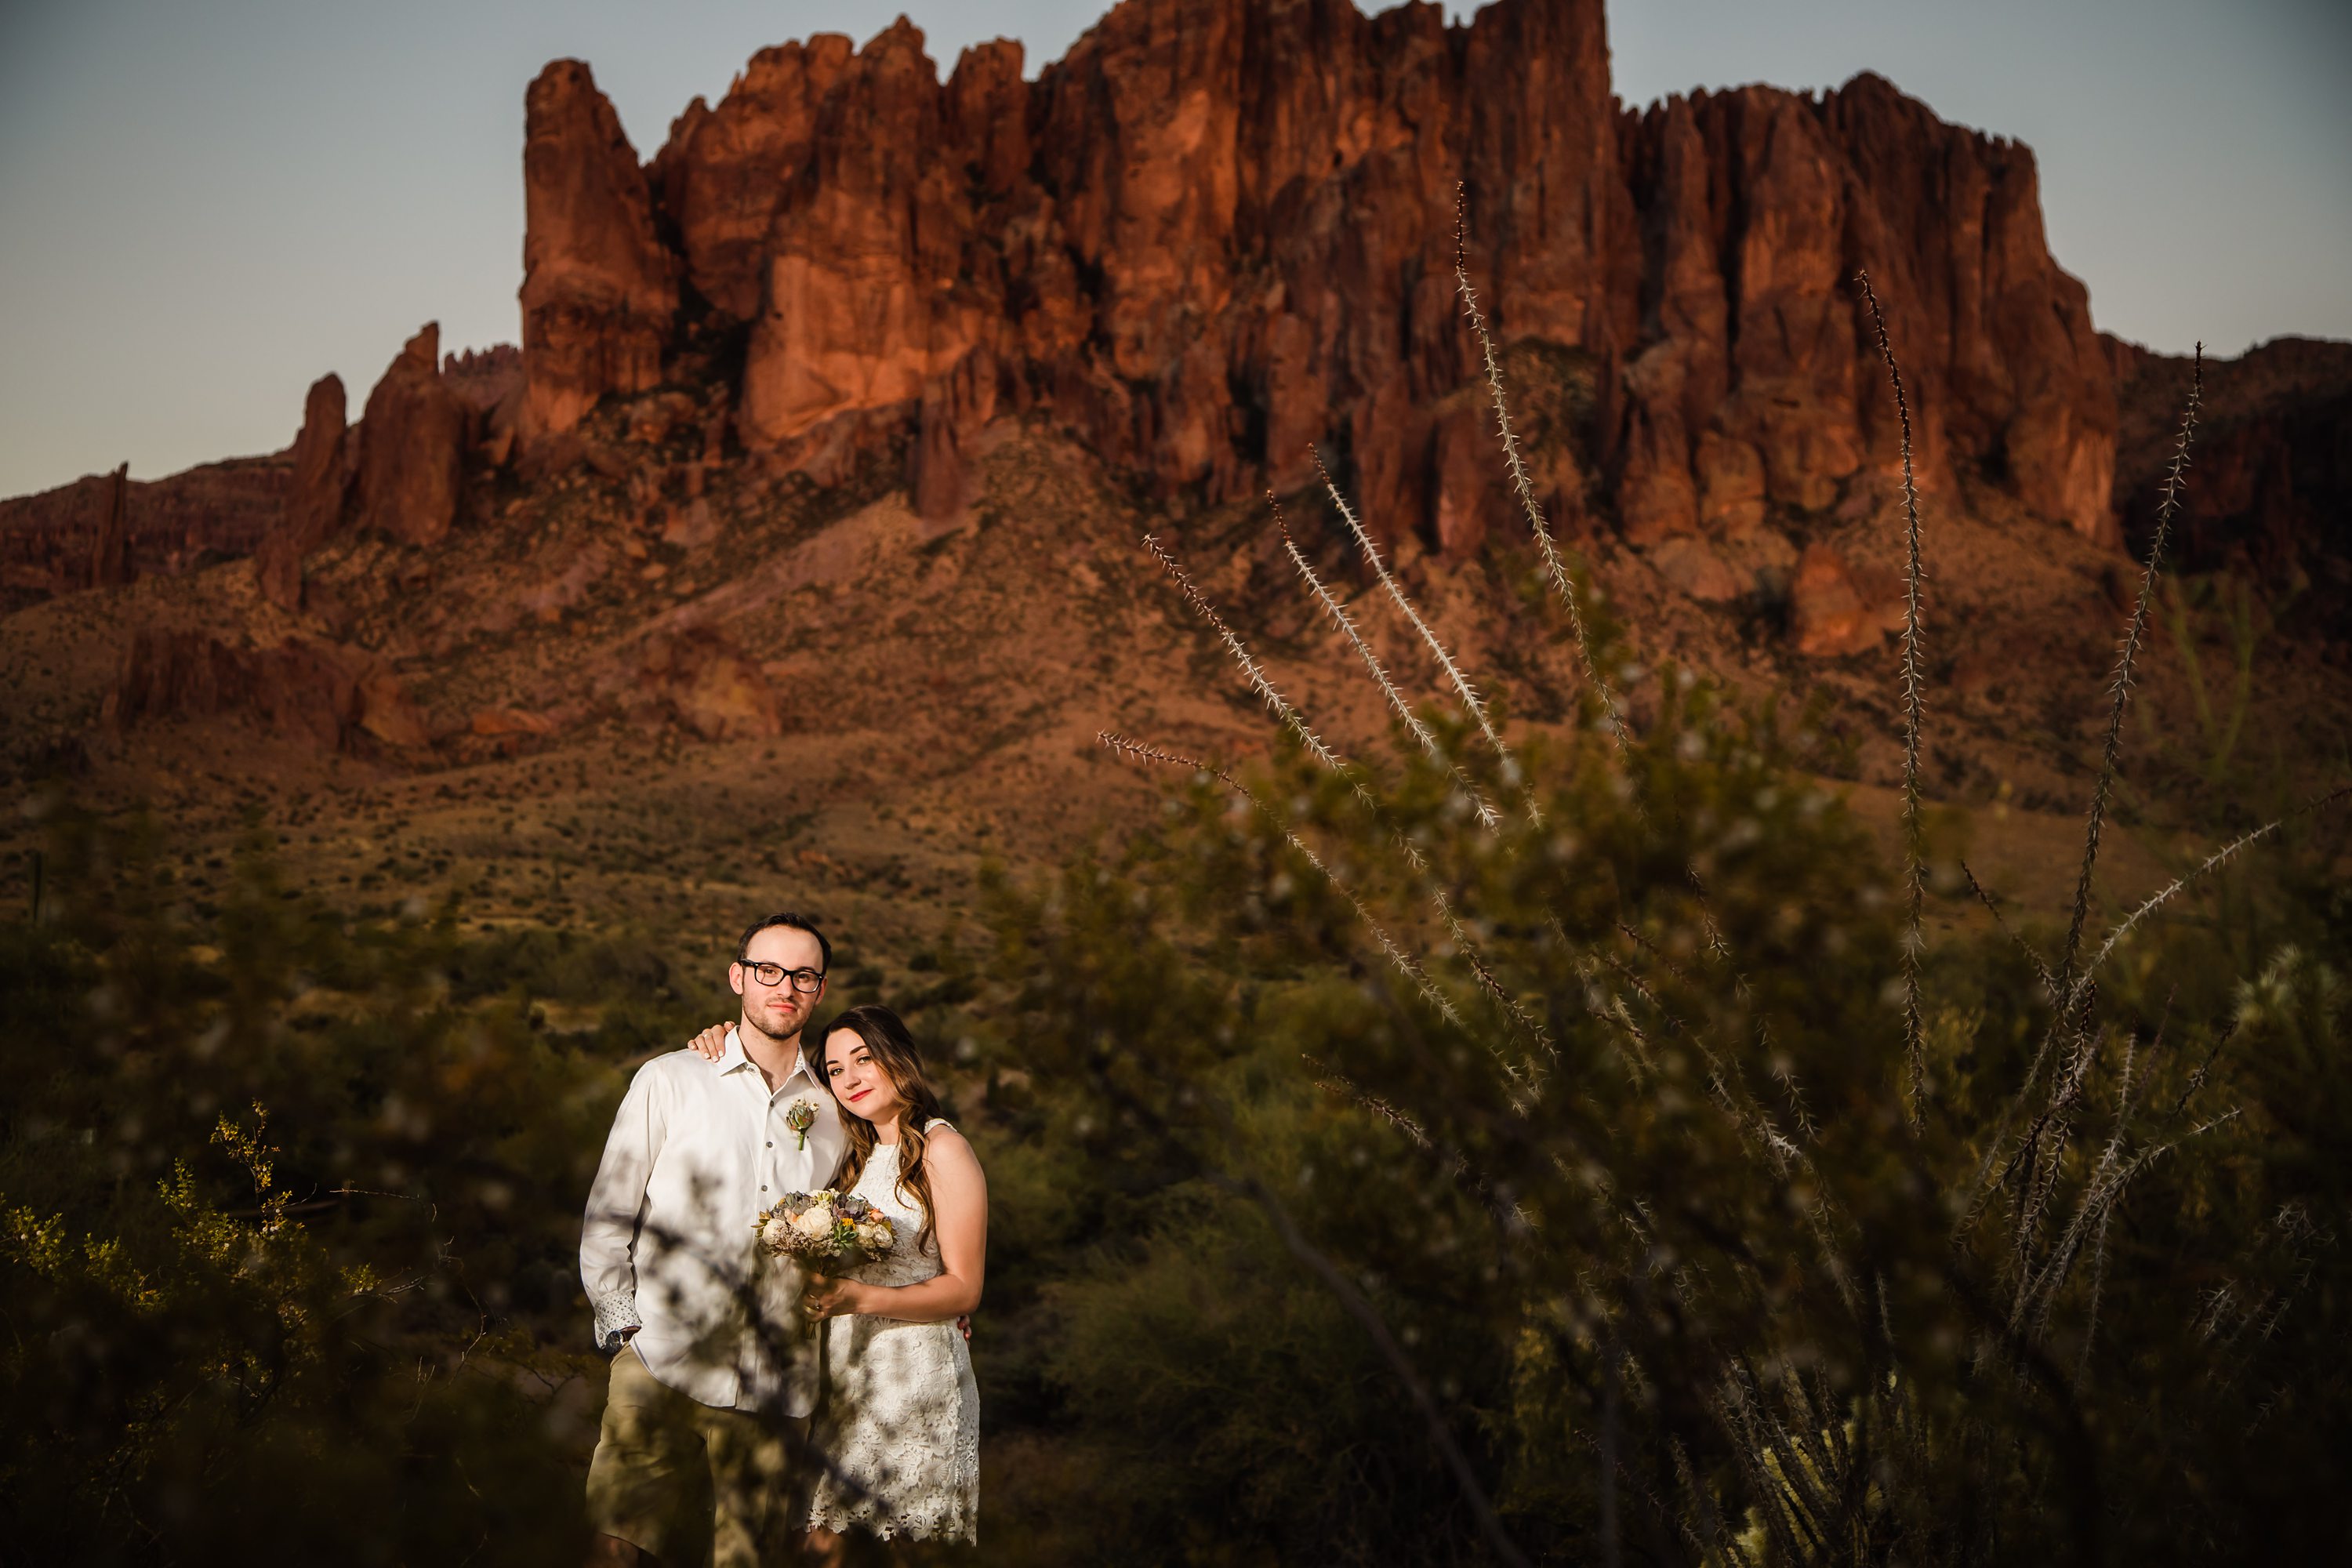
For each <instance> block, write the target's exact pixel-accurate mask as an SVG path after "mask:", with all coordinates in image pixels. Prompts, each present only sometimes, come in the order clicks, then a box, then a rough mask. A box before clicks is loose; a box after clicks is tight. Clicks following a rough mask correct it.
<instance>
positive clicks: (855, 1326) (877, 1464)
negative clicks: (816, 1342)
mask: <svg viewBox="0 0 2352 1568" xmlns="http://www.w3.org/2000/svg"><path fill="white" fill-rule="evenodd" d="M931 1125H932V1126H933V1127H944V1126H946V1125H947V1123H946V1122H944V1121H935V1122H933V1123H932V1124H931ZM897 1186H898V1145H896V1144H893V1143H883V1144H877V1145H876V1146H875V1150H874V1153H873V1155H872V1157H871V1158H869V1159H868V1160H867V1161H866V1169H865V1171H864V1172H863V1173H861V1174H860V1175H859V1177H858V1179H857V1185H856V1187H855V1188H853V1189H852V1190H853V1191H855V1192H856V1194H857V1195H858V1196H859V1197H862V1198H864V1199H865V1200H866V1202H867V1203H870V1204H872V1205H874V1206H875V1207H877V1208H878V1209H880V1210H881V1211H882V1212H883V1213H884V1214H887V1215H889V1216H890V1219H891V1222H892V1223H893V1224H894V1225H895V1226H897V1227H898V1236H897V1238H896V1239H895V1240H894V1241H893V1242H892V1243H891V1247H890V1251H889V1252H888V1254H887V1256H884V1257H881V1258H876V1259H874V1260H873V1261H872V1262H870V1263H861V1264H859V1265H857V1266H856V1268H852V1269H850V1270H849V1271H848V1277H849V1278H850V1279H860V1280H864V1281H866V1283H868V1284H874V1285H915V1284H919V1283H920V1282H922V1281H923V1280H926V1279H932V1278H935V1277H936V1276H937V1275H938V1274H939V1272H940V1253H939V1243H938V1240H937V1238H934V1239H933V1240H932V1242H931V1244H930V1245H929V1247H924V1248H922V1249H921V1250H917V1248H916V1246H915V1242H916V1238H917V1237H919V1236H920V1235H921V1233H922V1228H923V1216H922V1213H921V1211H920V1210H919V1209H918V1208H917V1207H915V1205H913V1203H912V1202H911V1201H909V1200H908V1199H907V1198H905V1197H902V1196H901V1195H900V1194H898V1191H897V1190H896V1189H897ZM824 1339H825V1349H824V1356H825V1389H824V1402H823V1404H822V1405H821V1406H820V1408H819V1410H818V1412H817V1429H816V1438H817V1445H818V1450H817V1451H818V1452H819V1453H821V1454H823V1455H824V1456H825V1458H826V1459H827V1461H828V1464H827V1465H826V1467H825V1469H824V1474H822V1475H821V1476H820V1477H819V1478H818V1480H817V1484H816V1492H815V1496H814V1499H813V1500H812V1501H811V1504H810V1509H809V1521H808V1522H809V1527H810V1528H811V1529H822V1530H830V1531H835V1533H846V1532H848V1531H866V1533H868V1534H871V1535H877V1536H880V1537H882V1538H883V1539H884V1540H886V1541H887V1540H890V1539H893V1538H908V1539H913V1540H918V1541H966V1542H971V1541H977V1540H979V1538H980V1518H979V1510H980V1388H979V1386H978V1385H977V1384H974V1383H973V1382H972V1379H971V1352H970V1351H969V1350H967V1349H966V1347H965V1345H964V1342H963V1336H962V1335H961V1333H958V1332H957V1331H956V1326H955V1325H954V1324H953V1323H909V1322H905V1321H900V1320H898V1319H896V1318H877V1317H868V1316H866V1315H865V1314H863V1313H860V1314H858V1315H857V1316H855V1317H848V1318H835V1319H834V1320H832V1321H830V1322H828V1323H826V1324H825V1325H824Z"/></svg>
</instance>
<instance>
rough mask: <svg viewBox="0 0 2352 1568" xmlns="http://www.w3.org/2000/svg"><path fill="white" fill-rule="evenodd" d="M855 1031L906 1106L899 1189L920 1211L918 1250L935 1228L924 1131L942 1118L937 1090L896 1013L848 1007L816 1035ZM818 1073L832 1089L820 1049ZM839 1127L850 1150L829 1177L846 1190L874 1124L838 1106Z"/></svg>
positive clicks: (859, 1169)
mask: <svg viewBox="0 0 2352 1568" xmlns="http://www.w3.org/2000/svg"><path fill="white" fill-rule="evenodd" d="M843 1030H847V1031H848V1032H849V1033H851V1034H853V1035H856V1037H858V1039H859V1040H860V1041H862V1042H864V1044H865V1046H866V1049H867V1051H869V1052H870V1053H871V1054H872V1056H873V1058H874V1062H875V1065H876V1066H877V1067H879V1068H881V1069H882V1075H883V1076H884V1077H885V1078H887V1079H889V1080H890V1087H891V1089H894V1090H896V1091H897V1093H898V1099H899V1100H900V1101H901V1102H902V1103H903V1104H904V1105H905V1107H906V1109H905V1110H902V1111H900V1112H899V1113H898V1182H897V1184H896V1185H897V1189H898V1193H899V1194H901V1195H902V1196H904V1197H906V1198H908V1199H909V1200H910V1201H911V1202H912V1203H913V1204H914V1205H915V1206H916V1207H917V1208H918V1209H919V1210H921V1211H922V1215H923V1229H922V1234H921V1235H919V1236H918V1237H916V1238H915V1246H916V1248H917V1250H920V1249H922V1248H924V1247H929V1245H930V1244H931V1237H932V1234H933V1231H934V1229H935V1228H936V1227H935V1226H934V1225H933V1223H932V1219H931V1173H929V1171H927V1170H925V1169H924V1168H923V1129H924V1128H926V1127H928V1126H929V1125H930V1124H931V1123H932V1122H934V1121H944V1120H946V1113H945V1112H944V1111H943V1110H940V1096H939V1091H938V1090H937V1089H933V1088H932V1087H931V1080H930V1079H928V1078H926V1077H925V1076H924V1075H923V1056H922V1053H921V1052H920V1051H919V1050H917V1049H916V1048H915V1037H914V1036H912V1035H910V1034H908V1032H907V1026H906V1025H905V1024H904V1023H903V1022H901V1021H900V1019H899V1017H898V1014H896V1013H893V1012H892V1011H890V1009H889V1008H887V1007H884V1006H880V1005H876V1004H873V1003H868V1004H866V1005H864V1006H859V1007H852V1008H851V1009H849V1011H847V1012H846V1013H844V1014H842V1015H841V1016H839V1017H838V1018H835V1020H834V1021H833V1022H832V1023H830V1024H827V1025H826V1026H824V1034H823V1035H822V1036H820V1037H819V1038H820V1039H822V1040H823V1041H824V1045H825V1046H830V1045H831V1044H832V1042H833V1037H834V1036H835V1035H836V1034H838V1033H840V1032H841V1031H843ZM817 1077H818V1078H819V1079H823V1080H824V1087H825V1092H826V1093H828V1094H830V1093H832V1091H833V1074H832V1072H831V1070H830V1069H829V1068H828V1067H827V1066H826V1058H825V1056H824V1047H822V1046H821V1047H819V1048H818V1056H817ZM835 1105H837V1106H839V1107H840V1110H841V1125H842V1127H843V1129H844V1130H845V1131H847V1132H848V1134H849V1152H847V1153H846V1154H844V1155H843V1156H842V1157H841V1173H840V1174H838V1175H836V1176H835V1177H834V1179H833V1184H834V1186H835V1189H836V1190H838V1191H841V1192H847V1191H848V1190H849V1189H850V1188H852V1187H854V1186H856V1184H857V1178H858V1177H859V1176H860V1175H862V1174H864V1173H865V1171H866V1160H867V1158H868V1157H869V1156H871V1155H872V1154H873V1152H874V1143H875V1136H874V1123H872V1122H871V1121H866V1119H865V1118H864V1117H862V1116H860V1115H858V1114H857V1113H856V1111H853V1110H850V1109H849V1107H847V1106H845V1105H841V1104H840V1101H839V1100H838V1099H837V1098H836V1099H835Z"/></svg>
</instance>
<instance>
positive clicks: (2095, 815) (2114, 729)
mask: <svg viewBox="0 0 2352 1568" xmlns="http://www.w3.org/2000/svg"><path fill="white" fill-rule="evenodd" d="M2204 392H2205V345H2204V344H2203V343H2202V342H2200V343H2199V344H2198V345H2197V357H2196V359H2195V361H2194V362H2193V363H2192V366H2191V369H2190V371H2189V405H2188V406H2187V407H2186V408H2185V409H2183V410H2182V412H2181V416H2180V436H2179V440H2177V441H2176V442H2175V443H2174V444H2173V448H2172V461H2171V463H2170V465H2169V466H2168V468H2167V469H2166V471H2165V476H2164V500H2162V502H2161V503H2159V504H2158V507H2157V509H2156V538H2155V539H2154V541H2153V542H2150V544H2149V545H2148V550H2147V565H2146V566H2145V567H2143V568H2142V569H2141V571H2140V578H2139V593H2138V594H2137V595H2136V596H2135V597H2134V598H2133V600H2132V613H2131V624H2130V625H2129V626H2128V627H2126V630H2125V632H2124V641H2123V647H2122V649H2121V650H2120V652H2119V653H2118V654H2117V656H2116V673H2115V679H2114V680H2113V682H2112V684H2111V685H2110V688H2109V701H2108V704H2107V733H2106V739H2105V742H2104V743H2103V744H2102V745H2101V747H2100V754H2099V776H2098V781H2097V782H2096V783H2095V784H2093V785H2092V787H2091V811H2090V816H2089V817H2088V818H2087V820H2086V821H2085V822H2084V829H2083V869H2082V872H2081V875H2080V876H2079V877H2078V878H2077V879H2075V883H2074V914H2073V916H2072V918H2071V919H2070V920H2069V921H2067V925H2066V948H2065V951H2064V952H2063V953H2062V954H2060V956H2059V959H2058V975H2059V979H2060V981H2061V982H2062V983H2063V982H2066V981H2071V980H2073V979H2074V961H2075V959H2076V958H2078V957H2080V956H2081V954H2082V948H2083V922H2084V921H2085V920H2086V919H2088V918H2089V915H2090V910H2091V868H2093V867H2094V866H2095V865H2096V864H2097V862H2098V858H2099V831H2100V829H2101V827H2102V826H2105V821H2106V814H2107V795H2108V792H2109V791H2110V790H2112V789H2113V788H2114V787H2115V781H2116V769H2117V764H2118V763H2119V761H2120V758H2121V755H2122V751H2123V730H2124V707H2125V704H2126V703H2127V702H2128V701H2130V700H2131V682H2132V665H2133V662H2134V661H2135V660H2136V659H2137V658H2138V657H2139V645H2140V642H2141V639H2142V638H2143V637H2146V635H2147V611H2148V605H2149V604H2150V603H2151V602H2152V601H2153V600H2154V599H2155V597H2156V583H2157V577H2158V574H2159V573H2161V572H2162V570H2163V566H2164V545H2165V541H2166V539H2167V538H2168V535H2169V533H2170V531H2171V527H2172V520H2173V517H2174V516H2175V515H2176V514H2177V513H2178V512H2179V510H2180V491H2181V477H2182V475H2184V474H2185V473H2187V471H2188V468H2189V442H2190V441H2191V439H2192V438H2194V437H2195V436H2196V433H2197V413H2198V407H2199V405H2200V402H2201V401H2202V399H2203V397H2204Z"/></svg>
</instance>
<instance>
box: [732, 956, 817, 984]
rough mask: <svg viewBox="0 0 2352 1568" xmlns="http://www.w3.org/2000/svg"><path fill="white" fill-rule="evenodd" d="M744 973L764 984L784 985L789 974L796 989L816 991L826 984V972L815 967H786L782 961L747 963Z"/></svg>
mask: <svg viewBox="0 0 2352 1568" xmlns="http://www.w3.org/2000/svg"><path fill="white" fill-rule="evenodd" d="M743 973H746V974H748V975H750V976H751V978H752V979H754V980H756V981H758V982H759V983H760V984H762V985H782V984H783V983H784V979H785V977H786V976H787V975H789V976H791V977H792V982H793V990H795V991H814V990H815V989H816V988H817V987H818V986H820V985H822V984H824V972H823V971H821V970H815V969H786V968H785V967H784V966H783V965H782V964H781V963H747V964H745V965H744V966H743Z"/></svg>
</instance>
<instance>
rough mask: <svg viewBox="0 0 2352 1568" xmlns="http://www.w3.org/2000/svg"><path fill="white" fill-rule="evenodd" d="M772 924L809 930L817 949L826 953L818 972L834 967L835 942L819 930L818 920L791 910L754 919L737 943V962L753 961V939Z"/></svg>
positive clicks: (797, 929)
mask: <svg viewBox="0 0 2352 1568" xmlns="http://www.w3.org/2000/svg"><path fill="white" fill-rule="evenodd" d="M771 926H784V927H786V928H788V929H790V930H793V931H806V932H808V933H809V935H811V936H813V937H814V938H816V950H817V952H820V953H822V954H823V955H824V957H823V960H822V966H821V967H820V968H819V969H818V971H817V973H820V974H822V973H825V972H826V971H827V970H830V969H831V968H832V967H833V943H831V942H827V941H825V939H824V932H823V931H819V930H817V926H816V921H814V919H812V918H810V917H809V916H807V915H796V914H793V912H792V911H791V910H785V911H784V912H783V913H782V914H780V915H770V916H769V917H768V918H767V919H766V920H763V921H752V922H751V925H750V926H748V927H746V928H745V929H744V931H743V940H742V941H740V942H737V943H736V944H735V962H736V963H749V962H750V961H751V939H752V938H753V937H755V936H757V935H759V934H760V933H761V931H766V930H767V929H768V928H769V927H771Z"/></svg>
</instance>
